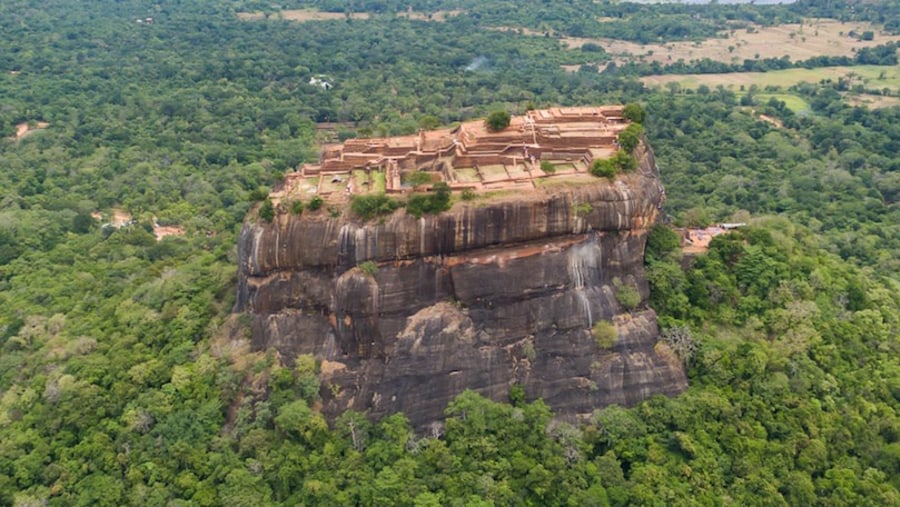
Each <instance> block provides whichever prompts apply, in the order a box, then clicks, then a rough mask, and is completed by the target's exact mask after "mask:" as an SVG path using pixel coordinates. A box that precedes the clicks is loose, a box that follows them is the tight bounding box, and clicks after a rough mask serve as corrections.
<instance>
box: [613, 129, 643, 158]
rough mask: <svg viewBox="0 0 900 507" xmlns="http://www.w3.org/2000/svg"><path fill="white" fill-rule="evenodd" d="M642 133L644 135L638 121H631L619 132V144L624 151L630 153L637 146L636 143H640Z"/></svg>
mask: <svg viewBox="0 0 900 507" xmlns="http://www.w3.org/2000/svg"><path fill="white" fill-rule="evenodd" d="M642 135H644V127H642V126H641V125H640V124H639V123H632V124H631V125H629V126H628V127H627V128H625V130H623V131H622V132H620V133H619V146H621V147H622V149H623V150H625V152H626V153H628V154H631V153H633V152H634V149H635V148H637V145H638V144H640V142H641V136H642Z"/></svg>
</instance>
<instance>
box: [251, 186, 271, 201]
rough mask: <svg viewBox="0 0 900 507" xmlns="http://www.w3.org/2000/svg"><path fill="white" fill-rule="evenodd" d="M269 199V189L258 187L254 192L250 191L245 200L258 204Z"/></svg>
mask: <svg viewBox="0 0 900 507" xmlns="http://www.w3.org/2000/svg"><path fill="white" fill-rule="evenodd" d="M266 197H269V189H268V188H265V187H259V188H257V189H255V190H251V191H250V193H249V194H247V200H248V201H250V202H259V201H263V200H265V199H266Z"/></svg>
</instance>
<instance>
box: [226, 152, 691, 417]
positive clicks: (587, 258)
mask: <svg viewBox="0 0 900 507" xmlns="http://www.w3.org/2000/svg"><path fill="white" fill-rule="evenodd" d="M636 154H637V157H638V159H639V162H640V164H639V169H638V171H636V172H635V173H633V174H630V175H626V176H623V177H620V178H619V179H617V180H616V181H615V182H609V181H607V180H605V179H589V180H584V184H582V185H574V186H568V185H567V186H563V185H560V186H558V187H550V189H547V190H536V191H534V192H533V193H529V194H510V195H503V196H495V197H491V198H489V199H486V200H475V201H473V202H472V203H457V204H456V205H455V206H454V207H453V209H451V210H450V211H448V212H445V213H441V214H439V215H427V216H424V217H422V218H420V219H416V218H415V217H413V216H411V215H408V214H407V213H405V212H404V211H403V210H400V211H397V212H395V213H394V214H393V215H391V216H389V217H385V218H384V220H377V221H370V222H365V223H363V222H360V221H359V220H357V219H355V218H353V217H349V216H347V213H345V214H344V215H343V216H340V217H335V218H331V217H328V216H327V213H322V212H320V213H318V214H310V213H305V214H304V215H302V216H300V217H297V216H289V215H285V214H282V215H278V216H277V217H276V218H275V220H274V221H273V223H271V224H267V223H262V222H254V221H252V220H248V221H247V223H245V225H244V228H243V230H242V231H241V235H240V242H239V246H238V253H239V262H240V268H239V287H238V301H237V304H236V307H235V310H236V311H245V312H249V314H250V315H251V317H252V322H253V341H254V346H255V347H258V348H260V349H265V348H275V349H277V350H278V351H279V353H280V354H281V356H282V357H283V358H284V359H285V360H287V361H291V360H292V358H294V357H296V356H297V355H299V354H313V355H315V356H316V358H318V359H320V360H321V361H322V365H323V368H322V378H323V389H322V393H321V394H322V397H323V400H324V411H325V412H326V414H328V415H336V414H338V413H340V412H341V411H343V410H345V409H348V408H352V409H355V410H360V411H368V412H369V413H370V414H371V415H373V416H375V417H378V416H381V415H385V414H389V413H393V412H396V411H402V412H404V413H405V414H406V415H407V416H408V417H409V418H410V420H411V422H412V423H413V424H414V425H415V426H417V427H420V428H421V427H425V426H426V425H428V424H429V423H431V422H433V421H438V420H440V419H442V417H443V409H444V407H445V406H446V404H447V403H448V402H449V401H450V400H451V399H452V398H453V397H454V396H456V395H457V394H459V393H460V392H462V391H463V390H464V389H473V390H475V391H478V392H480V393H481V394H483V395H485V396H487V397H490V398H492V399H495V400H505V399H507V396H508V392H509V388H510V386H512V385H513V384H521V385H522V386H524V387H525V392H526V396H527V398H528V399H536V398H543V399H544V401H545V402H547V403H548V404H549V405H550V406H551V407H552V408H553V409H554V410H555V411H556V412H557V413H558V414H560V415H563V416H570V417H571V416H577V415H581V414H587V413H590V412H591V411H592V410H593V409H595V408H598V407H602V406H605V405H608V404H612V403H618V404H623V405H629V404H634V403H636V402H638V401H640V400H643V399H645V398H647V397H649V396H651V395H653V394H660V393H661V394H667V395H672V394H677V393H679V392H681V391H683V390H684V389H685V388H686V386H687V381H686V378H685V375H684V371H683V370H682V368H681V366H680V365H679V364H678V362H677V361H675V360H673V358H672V357H670V355H666V354H662V355H661V354H659V353H657V350H656V349H655V347H654V346H655V344H656V341H657V338H658V329H657V325H656V315H655V314H654V313H653V311H652V310H650V309H647V308H646V307H645V306H644V302H645V301H646V298H647V293H648V288H647V283H646V280H645V278H644V273H643V250H644V244H645V240H646V233H647V228H648V227H649V226H650V225H651V224H652V223H653V222H654V221H655V219H656V214H657V210H658V207H659V205H660V203H661V202H662V200H663V190H662V185H661V184H660V182H659V178H658V176H659V174H658V171H657V169H656V166H655V163H654V161H653V156H652V153H651V152H650V151H649V149H647V148H645V147H643V146H641V147H639V149H638V151H637V152H636ZM586 205H587V206H586ZM366 261H372V262H373V263H374V264H375V265H377V268H378V269H377V271H376V272H375V273H374V275H373V274H371V272H372V271H373V270H372V269H371V267H372V265H371V264H370V263H367V265H368V266H367V267H368V269H366V270H363V269H361V268H360V267H359V265H360V264H362V263H363V262H366ZM617 284H619V285H622V284H624V285H631V286H632V287H634V288H636V289H637V290H638V292H639V294H640V295H641V301H642V302H641V305H640V306H639V307H638V309H637V310H635V311H633V312H628V311H627V310H626V309H625V308H623V307H622V305H621V304H620V303H619V302H618V301H617V298H616V296H615V293H616V285H617ZM601 319H605V320H611V321H612V322H613V323H614V324H615V325H616V328H617V330H618V333H619V337H618V339H617V341H616V343H615V344H614V345H613V346H611V347H605V348H604V347H600V346H598V344H597V342H596V341H595V340H594V338H593V336H592V333H591V328H592V326H593V324H594V323H596V322H597V321H598V320H601Z"/></svg>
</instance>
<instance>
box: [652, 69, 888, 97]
mask: <svg viewBox="0 0 900 507" xmlns="http://www.w3.org/2000/svg"><path fill="white" fill-rule="evenodd" d="M841 78H851V82H852V83H853V84H857V83H858V84H862V85H863V86H865V87H866V88H874V89H882V88H888V89H890V90H893V91H897V90H900V65H894V66H883V65H854V66H843V67H821V68H818V69H785V70H774V71H771V72H726V73H724V74H667V75H663V76H645V77H642V78H641V81H642V82H643V83H644V84H645V85H647V86H663V87H665V86H667V85H668V84H669V83H676V84H678V86H679V87H681V88H684V89H691V90H696V89H697V88H698V87H700V85H706V86H708V87H710V88H715V87H716V86H718V85H722V86H724V87H725V88H729V89H731V90H733V91H739V90H740V87H741V86H743V87H744V89H745V90H747V89H749V88H750V87H751V86H752V85H756V86H758V87H759V88H760V89H765V88H766V87H767V86H775V87H779V88H788V87H790V86H793V85H795V84H798V83H803V82H806V83H818V82H819V81H822V80H823V79H824V80H829V79H830V80H831V81H838V80H839V79H841Z"/></svg>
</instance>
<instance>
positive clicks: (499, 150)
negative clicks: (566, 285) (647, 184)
mask: <svg viewBox="0 0 900 507" xmlns="http://www.w3.org/2000/svg"><path fill="white" fill-rule="evenodd" d="M623 109H624V108H623V107H622V106H601V107H557V108H551V109H541V110H532V111H528V112H527V113H526V114H525V115H523V116H514V117H513V118H512V119H511V120H510V124H509V126H507V127H506V128H504V129H502V130H500V131H497V132H492V131H490V130H489V129H488V128H487V127H486V126H485V125H484V123H483V122H482V121H480V120H479V121H470V122H465V123H462V124H461V125H459V126H458V127H455V128H447V129H441V130H432V131H424V130H423V131H420V132H419V133H418V134H416V135H410V136H402V137H389V138H369V139H350V140H347V141H345V142H344V143H343V144H337V145H330V146H326V147H325V148H324V149H323V151H322V157H321V159H320V160H319V162H318V163H315V164H304V165H302V166H301V167H300V168H299V169H298V170H297V171H296V172H294V173H290V174H288V175H286V177H285V180H284V183H283V185H282V186H281V187H280V188H278V189H276V191H275V192H273V194H272V196H271V197H272V199H273V201H278V200H281V199H306V198H309V197H312V196H314V195H318V196H320V197H322V198H323V199H326V200H328V201H330V202H340V201H344V200H346V199H347V198H349V196H351V195H355V194H367V193H382V192H383V193H387V194H399V193H405V192H409V191H411V190H412V189H413V188H415V189H416V190H419V191H421V190H429V189H430V188H431V186H432V185H433V184H434V183H437V182H439V181H443V182H445V183H447V184H448V185H449V186H450V188H451V190H466V189H468V190H472V191H475V192H482V191H493V190H511V189H512V190H518V189H521V190H531V189H534V188H536V186H537V185H539V184H541V183H542V182H545V180H551V179H564V178H571V177H573V176H577V175H585V176H587V175H589V168H590V166H591V162H592V161H593V160H594V159H598V158H599V159H603V158H609V157H611V156H612V155H614V154H615V152H616V150H618V141H617V140H618V135H619V133H620V132H621V131H622V130H624V129H625V128H626V127H627V126H628V123H629V122H628V120H627V119H625V117H624V116H623ZM416 173H424V174H425V175H426V176H423V175H418V174H416Z"/></svg>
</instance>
